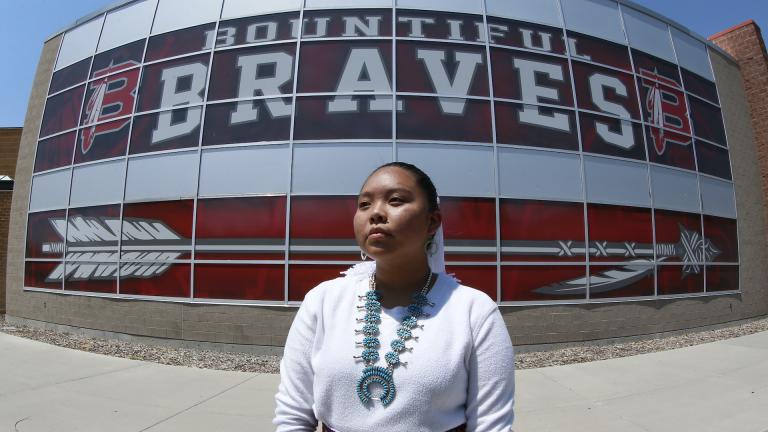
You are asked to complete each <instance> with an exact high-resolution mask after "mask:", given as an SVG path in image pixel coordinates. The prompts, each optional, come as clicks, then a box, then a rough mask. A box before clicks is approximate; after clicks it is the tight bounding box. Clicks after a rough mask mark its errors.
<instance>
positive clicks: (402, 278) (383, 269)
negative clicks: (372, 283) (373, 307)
mask: <svg viewBox="0 0 768 432" xmlns="http://www.w3.org/2000/svg"><path fill="white" fill-rule="evenodd" d="M428 271H429V265H428V263H427V259H426V257H424V258H423V259H412V260H405V261H403V262H398V263H392V262H381V261H376V289H377V290H379V291H380V292H381V294H382V299H381V304H382V306H383V307H385V308H392V307H395V306H406V305H409V304H410V303H411V295H412V294H413V293H415V292H417V291H421V289H422V288H424V284H425V283H426V282H427V278H428ZM432 283H434V278H433V282H432Z"/></svg>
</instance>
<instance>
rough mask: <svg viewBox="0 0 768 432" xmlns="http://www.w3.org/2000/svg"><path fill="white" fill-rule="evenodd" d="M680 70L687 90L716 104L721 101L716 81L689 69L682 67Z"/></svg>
mask: <svg viewBox="0 0 768 432" xmlns="http://www.w3.org/2000/svg"><path fill="white" fill-rule="evenodd" d="M680 72H681V73H682V75H683V83H684V84H685V90H686V91H688V92H690V93H693V94H695V95H696V96H699V97H701V98H704V99H706V100H708V101H710V102H712V103H714V104H719V103H720V99H719V98H718V97H717V87H715V83H714V82H712V81H709V80H706V79H704V78H702V77H700V76H698V75H696V74H695V73H693V72H690V71H688V70H687V69H683V68H680Z"/></svg>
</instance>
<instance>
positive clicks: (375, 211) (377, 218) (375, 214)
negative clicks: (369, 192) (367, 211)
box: [370, 203, 387, 224]
mask: <svg viewBox="0 0 768 432" xmlns="http://www.w3.org/2000/svg"><path fill="white" fill-rule="evenodd" d="M370 221H371V223H372V224H380V223H385V222H386V221H387V215H386V211H385V210H384V207H383V205H382V204H381V203H377V204H373V207H372V208H371V218H370Z"/></svg>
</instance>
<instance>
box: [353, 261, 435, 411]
mask: <svg viewBox="0 0 768 432" xmlns="http://www.w3.org/2000/svg"><path fill="white" fill-rule="evenodd" d="M431 283H432V271H431V270H430V271H429V276H428V277H427V283H426V284H424V288H422V289H421V291H419V292H416V293H414V294H413V295H412V296H411V299H412V300H413V303H411V304H410V305H409V306H408V315H406V316H404V317H403V319H402V321H401V322H400V326H399V327H398V328H397V338H396V339H393V340H392V342H391V343H390V345H389V346H390V348H392V351H389V352H388V353H386V354H385V355H384V360H385V361H386V362H387V367H381V366H375V363H376V362H377V361H378V360H379V351H378V349H379V346H380V342H379V338H378V335H379V323H381V292H380V291H377V290H376V273H375V272H374V273H371V275H370V276H369V278H368V292H367V293H365V295H362V296H359V299H360V300H362V301H365V303H364V304H363V305H362V306H358V307H357V309H358V310H360V311H364V312H365V316H364V317H363V318H358V319H357V322H359V323H365V324H364V325H363V328H362V329H361V330H355V334H358V335H359V334H362V335H364V336H365V337H364V338H363V340H362V341H361V342H356V343H355V344H356V345H357V346H362V347H363V352H362V354H361V355H359V356H355V357H354V358H355V359H360V360H363V361H364V362H365V369H363V375H362V376H361V377H360V379H359V380H358V381H357V397H358V398H360V402H362V403H363V405H367V404H368V403H369V402H370V401H371V400H380V401H381V403H382V404H383V405H384V406H385V407H386V406H389V404H391V403H392V401H393V400H394V399H395V381H394V378H393V377H392V372H393V371H394V369H395V367H397V366H399V365H401V364H402V365H407V364H408V362H401V361H400V353H402V352H403V351H405V350H408V351H411V350H413V348H406V346H405V341H406V340H408V339H414V340H417V341H418V340H419V337H418V336H413V334H412V330H413V329H415V328H417V327H418V328H424V326H423V325H420V324H419V323H418V319H419V317H422V316H424V317H428V316H429V314H428V313H426V312H424V310H423V308H424V307H425V306H434V305H435V304H434V303H431V302H429V301H428V300H427V291H429V285H430V284H431ZM372 384H378V385H379V386H381V388H382V391H381V394H380V395H379V396H374V395H373V394H372V393H371V389H370V387H371V385H372Z"/></svg>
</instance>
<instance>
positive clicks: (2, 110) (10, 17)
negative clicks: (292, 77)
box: [0, 0, 768, 127]
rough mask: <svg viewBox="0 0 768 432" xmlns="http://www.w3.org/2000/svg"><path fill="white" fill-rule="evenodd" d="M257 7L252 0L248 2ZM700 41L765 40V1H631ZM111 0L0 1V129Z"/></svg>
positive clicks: (12, 121) (16, 119) (20, 115)
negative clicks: (54, 57) (743, 29)
mask: <svg viewBox="0 0 768 432" xmlns="http://www.w3.org/2000/svg"><path fill="white" fill-rule="evenodd" d="M254 1H258V0H254ZM635 2H636V3H639V4H641V5H643V6H645V7H647V8H649V9H651V10H654V11H656V12H658V13H660V14H661V15H664V16H667V17H669V18H671V19H673V20H675V21H677V22H679V23H681V24H683V25H684V26H686V27H688V28H690V29H691V30H693V31H695V32H697V33H699V34H700V35H702V36H709V35H712V34H714V33H717V32H719V31H721V30H725V29H727V28H729V27H731V26H733V25H736V24H739V23H741V22H743V21H746V20H748V19H754V20H755V21H757V23H758V24H759V25H762V26H764V32H766V34H768V0H635ZM113 3H115V0H64V1H61V0H0V16H2V17H3V25H2V26H0V37H2V40H3V41H5V42H4V46H6V47H8V49H9V51H10V53H9V55H8V56H7V57H6V60H5V61H4V62H3V63H4V64H5V65H6V66H5V67H3V68H2V69H0V78H2V80H1V81H2V82H3V83H5V84H4V85H3V86H2V87H0V100H1V101H2V103H0V127H11V126H21V125H22V124H23V122H24V115H25V113H26V110H27V100H28V99H29V92H30V90H31V87H32V79H33V77H34V74H35V68H36V67H37V61H38V58H39V56H40V51H41V49H42V46H43V43H44V42H45V39H46V38H48V36H50V35H52V34H53V33H55V32H56V31H58V30H60V29H61V28H63V27H65V26H68V25H69V24H71V23H73V22H74V21H75V20H77V19H78V18H80V17H82V16H85V15H88V14H89V13H91V12H93V11H95V10H97V9H100V8H102V7H104V6H108V5H110V4H113Z"/></svg>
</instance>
